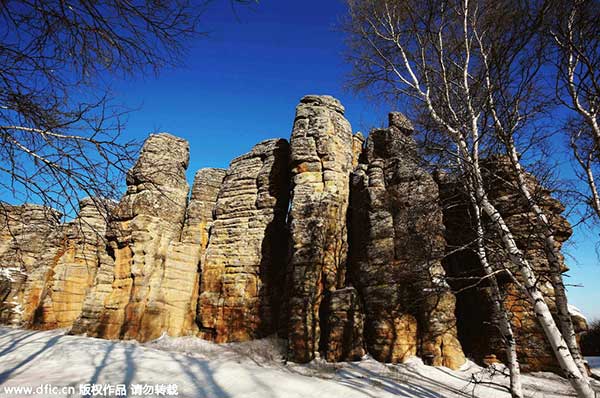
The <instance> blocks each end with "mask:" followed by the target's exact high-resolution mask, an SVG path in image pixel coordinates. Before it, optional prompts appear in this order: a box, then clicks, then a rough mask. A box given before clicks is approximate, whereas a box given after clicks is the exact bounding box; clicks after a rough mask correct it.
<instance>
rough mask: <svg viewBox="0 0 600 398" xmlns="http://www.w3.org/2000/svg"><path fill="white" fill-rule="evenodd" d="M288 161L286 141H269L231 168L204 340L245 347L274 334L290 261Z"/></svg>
mask: <svg viewBox="0 0 600 398" xmlns="http://www.w3.org/2000/svg"><path fill="white" fill-rule="evenodd" d="M288 159H289V146H288V143H287V141H286V140H283V139H273V140H267V141H263V142H261V143H260V144H258V145H256V146H255V147H254V148H252V150H251V151H250V152H249V153H247V154H245V155H242V156H240V157H238V158H236V159H235V160H233V161H232V162H231V165H230V166H229V169H228V170H227V175H226V176H225V179H224V180H223V185H222V186H221V190H220V191H219V196H218V199H217V203H216V206H215V219H214V223H213V226H212V230H211V234H210V240H209V244H208V248H207V250H206V258H205V260H204V262H203V264H202V282H201V291H202V293H201V294H200V300H199V308H198V323H199V325H200V332H201V336H202V337H204V338H207V339H210V340H214V341H216V342H228V341H245V340H250V339H254V338H259V337H263V336H266V335H268V334H270V333H273V332H274V331H275V328H276V323H277V319H278V310H279V308H278V305H277V301H278V300H279V297H280V295H281V294H282V291H281V288H282V286H283V277H284V270H285V260H286V255H287V246H286V243H287V239H286V234H285V230H286V228H285V216H286V212H287V205H288V189H289V188H288V181H289V179H288V171H287V169H288Z"/></svg>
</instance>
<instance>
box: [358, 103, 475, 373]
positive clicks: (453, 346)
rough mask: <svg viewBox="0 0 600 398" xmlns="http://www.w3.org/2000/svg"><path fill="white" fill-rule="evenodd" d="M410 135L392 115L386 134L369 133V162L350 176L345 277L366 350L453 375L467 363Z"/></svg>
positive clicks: (438, 230)
mask: <svg viewBox="0 0 600 398" xmlns="http://www.w3.org/2000/svg"><path fill="white" fill-rule="evenodd" d="M412 133H413V128H412V125H411V123H410V121H409V120H408V119H406V118H405V117H404V116H403V115H402V114H399V113H392V114H390V127H389V128H387V129H379V130H373V131H371V133H370V134H369V137H368V139H367V142H366V148H365V151H364V153H363V155H364V156H363V157H364V160H365V162H366V164H362V165H360V166H359V167H358V168H357V170H356V171H355V172H354V173H353V177H352V195H351V196H352V202H351V208H352V213H351V223H352V224H351V229H352V239H351V248H352V251H351V262H352V263H351V266H350V271H349V272H350V275H349V279H350V280H351V282H352V283H353V284H354V286H356V288H357V289H358V291H359V292H360V294H361V296H362V298H363V301H364V305H365V313H366V320H365V340H366V344H367V349H368V351H369V353H371V354H372V355H373V356H374V357H375V358H376V359H377V360H379V361H382V362H402V361H404V360H405V359H407V358H408V357H410V356H414V355H420V356H421V357H422V358H423V359H424V360H425V362H426V363H429V364H432V365H443V366H447V367H450V368H453V369H456V368H458V367H459V366H460V365H462V364H463V363H464V362H465V357H464V355H463V352H462V349H461V346H460V343H459V342H458V339H457V335H456V334H457V332H456V321H455V318H454V305H455V299H454V295H453V294H452V293H451V291H450V289H449V286H448V285H447V283H446V281H445V274H444V270H443V268H442V266H441V263H440V260H441V259H442V258H443V255H444V248H445V241H444V237H443V230H444V229H443V228H444V227H443V223H442V211H441V208H440V206H439V203H438V190H437V185H436V184H435V182H434V180H433V178H432V177H431V176H430V175H429V174H428V173H427V172H426V171H425V170H423V169H421V168H420V167H419V165H418V156H417V150H416V144H415V141H414V140H413V138H412V137H411V136H410V135H411V134H412Z"/></svg>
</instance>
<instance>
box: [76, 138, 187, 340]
mask: <svg viewBox="0 0 600 398" xmlns="http://www.w3.org/2000/svg"><path fill="white" fill-rule="evenodd" d="M188 162H189V145H188V143H187V141H185V140H183V139H181V138H177V137H174V136H172V135H170V134H166V133H161V134H152V135H150V137H149V138H148V139H147V140H146V142H145V143H144V147H143V148H142V151H141V154H140V158H139V159H138V161H137V163H136V164H135V166H134V167H133V168H132V169H131V170H130V172H129V173H128V175H127V192H126V193H125V195H124V196H123V198H122V199H121V201H120V202H119V204H118V205H117V206H116V207H115V209H114V211H113V212H112V214H111V222H110V224H109V228H108V232H107V239H108V251H107V254H108V255H101V258H100V268H99V270H98V274H97V276H96V283H95V286H94V289H93V290H92V292H91V293H90V295H89V296H88V298H87V299H86V303H85V304H84V309H83V312H82V316H81V317H80V319H78V321H77V322H76V323H75V325H74V327H73V333H88V334H89V335H93V336H98V337H105V338H125V339H137V340H140V341H146V340H149V339H153V338H156V337H158V336H160V335H161V333H163V332H168V333H170V334H174V335H178V334H180V333H183V332H184V331H185V325H186V322H188V323H189V318H190V317H191V318H192V319H193V316H194V313H195V311H194V310H195V308H193V306H194V305H195V303H194V300H193V295H194V289H196V291H197V285H195V283H194V281H195V280H196V278H197V276H196V273H197V262H196V263H194V261H196V260H192V261H190V262H188V261H179V259H175V260H174V261H171V262H170V263H169V260H168V258H169V256H171V257H172V256H173V252H174V249H173V247H172V245H171V243H172V242H177V241H179V239H180V236H181V233H182V229H183V226H184V219H185V213H186V205H187V196H188V188H189V187H188V184H187V182H186V179H185V170H186V168H187V166H188ZM188 314H191V315H188Z"/></svg>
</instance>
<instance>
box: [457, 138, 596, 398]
mask: <svg viewBox="0 0 600 398" xmlns="http://www.w3.org/2000/svg"><path fill="white" fill-rule="evenodd" d="M456 138H457V139H458V144H459V147H460V148H461V154H462V156H463V158H464V159H465V161H466V163H467V164H468V166H470V168H471V171H472V178H473V183H474V185H475V186H474V187H473V188H474V191H475V192H474V194H475V197H476V199H477V202H478V203H479V204H480V205H481V207H482V209H483V211H484V213H485V214H486V215H487V216H488V217H489V218H490V220H491V221H492V224H493V225H494V227H495V228H496V229H497V231H498V234H499V235H500V237H501V239H502V243H503V245H504V248H505V249H506V251H507V252H508V256H509V258H510V260H511V262H512V263H513V264H515V265H516V266H517V267H518V268H519V271H520V273H521V276H522V277H523V284H524V287H525V292H526V294H527V296H528V297H529V299H530V301H531V303H532V305H533V308H534V312H535V315H536V318H537V319H538V321H539V323H540V325H541V326H542V329H543V330H544V334H545V336H546V338H547V339H548V342H549V343H550V345H551V346H552V350H553V351H554V355H555V356H556V359H557V360H558V363H559V365H560V367H561V369H562V370H563V373H564V374H565V376H566V377H567V379H568V380H569V382H570V383H571V386H573V388H574V389H575V391H576V392H577V396H578V397H581V398H594V396H595V393H594V391H593V390H592V387H591V386H590V383H589V381H588V379H587V378H586V377H584V376H583V375H582V374H581V372H580V371H579V367H578V366H577V364H576V363H575V360H574V359H573V356H572V355H571V352H570V351H569V347H568V346H567V343H566V342H565V339H564V338H563V336H562V334H561V332H560V329H559V328H558V327H557V326H556V322H554V318H552V313H551V312H550V309H549V308H548V304H546V300H545V299H544V295H543V294H542V292H541V291H540V290H539V289H538V287H537V278H536V276H535V272H534V271H533V268H532V267H531V265H530V264H529V262H528V261H527V259H526V258H525V256H524V255H523V253H522V252H521V250H520V249H519V248H518V247H517V244H516V242H515V239H514V237H513V235H512V232H511V231H510V229H509V228H508V226H507V225H506V223H505V221H504V218H503V217H502V215H501V214H500V213H499V212H498V210H497V209H496V207H495V206H494V205H493V204H492V203H491V202H490V200H489V199H488V197H487V193H486V192H485V190H484V188H483V179H482V175H481V170H480V168H479V164H478V162H477V161H475V162H473V158H472V157H471V154H470V153H469V151H468V147H467V143H466V140H465V139H464V137H463V136H462V135H459V136H458V137H456Z"/></svg>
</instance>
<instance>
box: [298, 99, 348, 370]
mask: <svg viewBox="0 0 600 398" xmlns="http://www.w3.org/2000/svg"><path fill="white" fill-rule="evenodd" d="M290 147H291V160H290V167H291V177H292V196H291V205H290V212H289V217H288V219H289V228H290V234H291V244H292V247H291V259H290V264H289V272H290V273H291V275H290V278H289V280H290V283H291V286H290V296H289V321H288V344H289V349H288V352H289V358H290V359H291V360H293V361H296V362H308V361H310V360H311V359H313V358H314V355H315V352H316V351H318V350H319V348H320V347H319V342H320V335H321V325H320V311H327V309H325V308H321V304H322V302H323V298H324V295H325V294H326V293H328V292H333V291H335V290H336V289H338V288H343V287H344V286H345V267H346V256H347V250H348V244H347V231H346V213H347V210H348V201H349V196H348V194H349V176H350V172H351V171H352V158H353V151H352V148H353V139H352V129H351V127H350V123H349V122H348V121H347V120H346V118H345V117H344V107H343V106H342V105H341V104H340V102H339V101H338V100H336V99H335V98H332V97H329V96H314V95H309V96H306V97H304V98H302V99H301V100H300V104H299V105H298V106H297V108H296V118H295V120H294V128H293V131H292V137H291V140H290Z"/></svg>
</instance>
